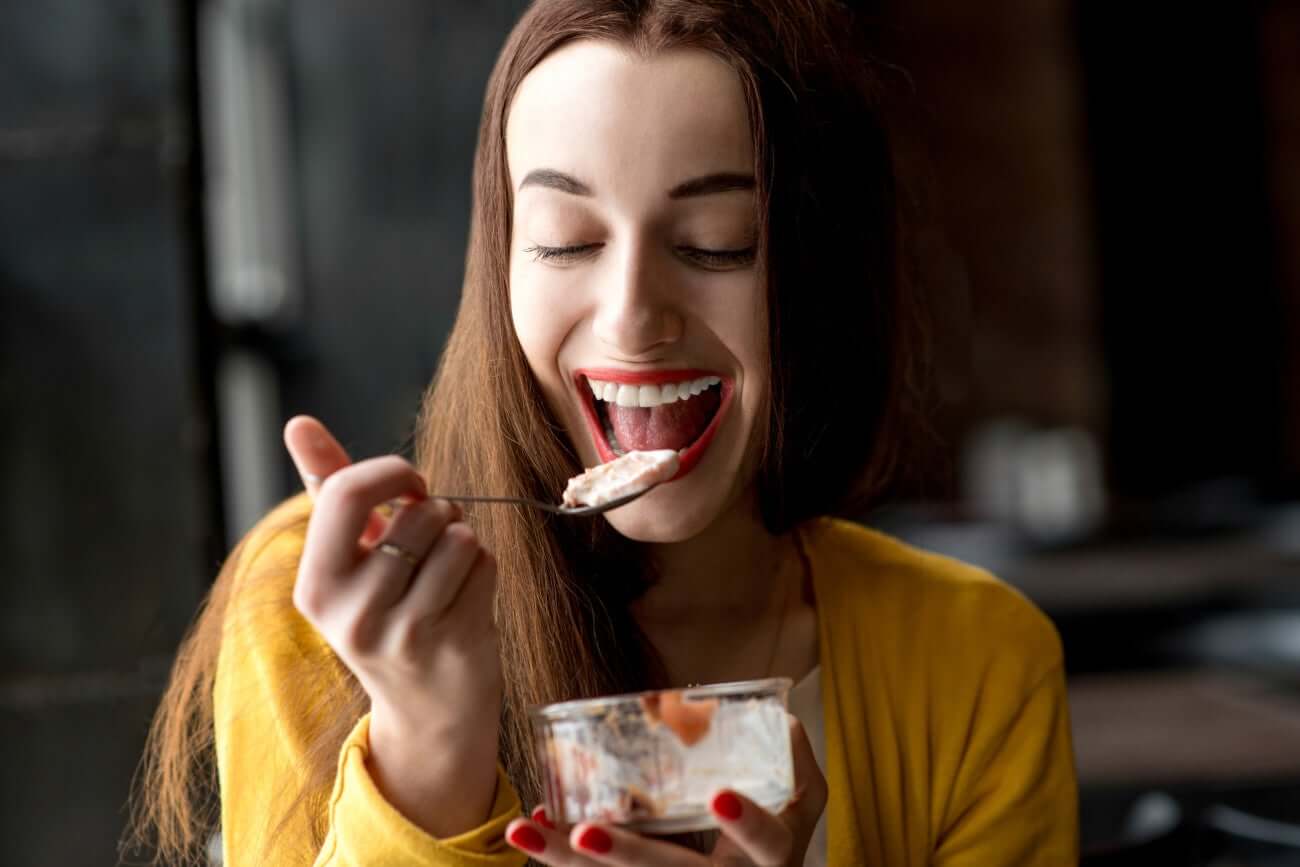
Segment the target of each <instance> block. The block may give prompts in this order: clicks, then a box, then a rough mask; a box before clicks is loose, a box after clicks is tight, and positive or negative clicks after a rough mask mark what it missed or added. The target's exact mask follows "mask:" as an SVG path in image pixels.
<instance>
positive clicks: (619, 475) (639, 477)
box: [563, 449, 678, 509]
mask: <svg viewBox="0 0 1300 867" xmlns="http://www.w3.org/2000/svg"><path fill="white" fill-rule="evenodd" d="M677 466H678V458H677V452H675V451H673V450H672V449H655V450H654V451H632V452H628V453H627V454H625V455H623V456H622V457H619V458H615V459H614V460H612V461H609V462H608V463H603V464H597V465H596V466H594V467H592V468H591V469H589V470H587V471H586V472H585V473H583V474H582V475H579V476H574V477H573V478H571V479H569V484H568V487H566V488H565V489H564V503H563V504H564V506H565V507H566V508H570V509H572V508H578V507H580V506H587V507H590V508H596V507H599V506H602V505H604V504H605V503H608V502H611V501H613V500H618V499H621V498H623V497H627V496H631V495H632V494H636V493H639V492H641V491H644V490H646V489H648V488H653V487H654V486H655V485H658V484H661V483H663V482H666V481H668V480H669V479H671V478H672V477H673V476H675V475H676V474H677Z"/></svg>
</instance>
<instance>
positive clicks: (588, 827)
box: [569, 822, 709, 867]
mask: <svg viewBox="0 0 1300 867" xmlns="http://www.w3.org/2000/svg"><path fill="white" fill-rule="evenodd" d="M569 845H570V846H571V847H573V850H574V851H576V852H579V853H581V854H583V855H586V856H587V857H588V858H590V859H591V860H593V861H595V862H596V863H598V864H615V865H619V867H651V865H654V867H707V865H708V863H709V861H708V859H707V858H706V857H705V856H703V855H701V854H700V853H698V852H693V851H691V850H690V849H687V848H685V847H684V846H678V845H677V844H675V843H667V842H664V841H662V840H652V839H650V838H649V837H642V836H641V835H640V834H634V833H632V832H630V831H624V830H622V829H619V828H615V827H612V826H610V825H592V824H589V823H586V822H582V823H579V824H577V825H574V826H573V830H571V831H570V832H569Z"/></svg>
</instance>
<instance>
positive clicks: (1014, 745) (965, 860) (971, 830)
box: [932, 665, 1079, 867]
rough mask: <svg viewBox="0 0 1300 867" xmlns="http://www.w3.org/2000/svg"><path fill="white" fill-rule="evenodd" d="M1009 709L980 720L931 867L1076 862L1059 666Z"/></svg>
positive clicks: (1074, 803) (1074, 798)
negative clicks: (933, 866)
mask: <svg viewBox="0 0 1300 867" xmlns="http://www.w3.org/2000/svg"><path fill="white" fill-rule="evenodd" d="M1007 711H1008V712H1005V713H1004V712H1001V711H1000V709H999V708H998V707H997V706H993V707H988V708H987V709H986V710H984V711H983V713H982V714H981V716H980V717H979V718H977V720H976V723H975V726H974V730H973V732H972V735H971V741H970V745H969V749H968V750H967V753H966V761H964V762H963V765H964V766H965V767H964V768H963V771H962V774H961V780H960V781H959V785H958V786H957V788H956V791H955V793H954V794H955V795H956V797H955V798H954V803H953V806H952V809H951V810H950V811H949V812H948V823H949V824H948V825H947V827H946V828H945V830H944V832H943V834H942V836H941V838H940V839H939V841H938V845H937V846H936V851H935V856H934V860H933V862H932V863H933V864H934V865H935V867H1010V865H1016V867H1035V865H1042V867H1048V865H1051V867H1057V865H1062V864H1077V863H1078V859H1079V853H1078V848H1079V843H1078V795H1077V791H1076V784H1075V771H1074V750H1073V746H1072V744H1071V740H1070V720H1069V711H1068V709H1067V702H1066V692H1065V674H1064V671H1063V669H1062V668H1061V667H1060V666H1059V665H1058V666H1056V667H1054V668H1052V669H1051V670H1050V671H1048V673H1047V674H1046V675H1045V676H1044V677H1043V678H1042V679H1041V680H1039V682H1038V683H1037V684H1036V685H1035V686H1034V687H1033V688H1032V689H1031V690H1030V692H1029V694H1028V695H1027V696H1026V697H1025V698H1024V700H1023V702H1022V703H1020V704H1019V705H1016V704H1009V705H1007Z"/></svg>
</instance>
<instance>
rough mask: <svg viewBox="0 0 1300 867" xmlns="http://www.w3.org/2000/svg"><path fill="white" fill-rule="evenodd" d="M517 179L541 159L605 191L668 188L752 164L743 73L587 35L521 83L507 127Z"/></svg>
mask: <svg viewBox="0 0 1300 867" xmlns="http://www.w3.org/2000/svg"><path fill="white" fill-rule="evenodd" d="M506 151H507V159H508V161H509V165H510V175H511V179H512V185H513V186H515V187H517V186H518V184H519V181H520V179H521V178H522V177H523V176H524V174H526V173H527V172H529V171H531V170H532V169H534V168H539V167H544V168H549V169H556V170H559V171H563V172H567V173H570V174H573V175H575V176H577V177H579V178H581V179H582V180H584V181H586V182H588V183H590V184H591V185H592V186H593V187H594V188H595V189H596V190H597V194H598V195H599V194H601V193H602V192H610V193H613V194H618V193H620V192H623V193H629V194H633V193H637V192H642V193H644V192H648V191H649V188H650V187H652V186H653V187H654V188H655V189H657V190H659V194H660V195H662V190H663V189H667V188H669V187H672V186H674V185H675V184H676V183H678V182H679V181H681V180H683V179H687V178H692V177H697V176H700V175H703V174H708V173H711V172H719V171H735V172H751V171H752V170H753V142H752V139H751V136H750V131H749V115H748V109H747V107H746V104H745V96H744V91H743V90H742V88H741V83H740V78H739V76H738V75H737V74H736V72H735V70H733V69H732V68H731V67H730V66H728V65H727V64H726V63H724V62H723V61H722V60H721V59H719V58H717V57H715V56H714V55H712V54H710V53H708V52H705V51H701V50H694V49H681V50H674V51H668V52H662V53H659V54H655V55H652V56H650V57H640V56H638V55H636V54H634V53H632V52H631V51H629V50H627V49H625V48H624V47H622V46H620V45H617V44H615V43H612V42H606V41H596V40H580V41H577V42H573V43H570V44H568V45H566V46H564V47H563V48H561V49H559V50H557V51H556V52H554V53H553V54H551V55H549V56H548V57H547V58H546V59H545V60H543V61H542V62H541V63H539V64H538V65H537V66H536V67H535V68H534V69H533V70H532V71H531V72H529V73H528V75H527V76H526V77H525V78H524V80H523V82H521V84H520V86H519V89H518V91H517V92H516V94H515V97H514V100H513V102H512V103H511V107H510V113H509V116H508V119H507V126H506Z"/></svg>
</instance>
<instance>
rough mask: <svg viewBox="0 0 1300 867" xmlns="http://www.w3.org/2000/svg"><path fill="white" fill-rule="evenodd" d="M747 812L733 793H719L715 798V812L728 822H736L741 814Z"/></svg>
mask: <svg viewBox="0 0 1300 867" xmlns="http://www.w3.org/2000/svg"><path fill="white" fill-rule="evenodd" d="M744 811H745V808H744V805H742V804H741V803H740V798H737V797H736V796H735V795H733V794H731V792H719V793H718V794H717V795H716V796H714V798H713V812H715V813H717V814H718V815H719V816H721V817H722V818H724V819H726V820H727V821H728V822H734V821H736V820H737V819H739V818H740V814H741V813H743V812H744Z"/></svg>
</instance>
